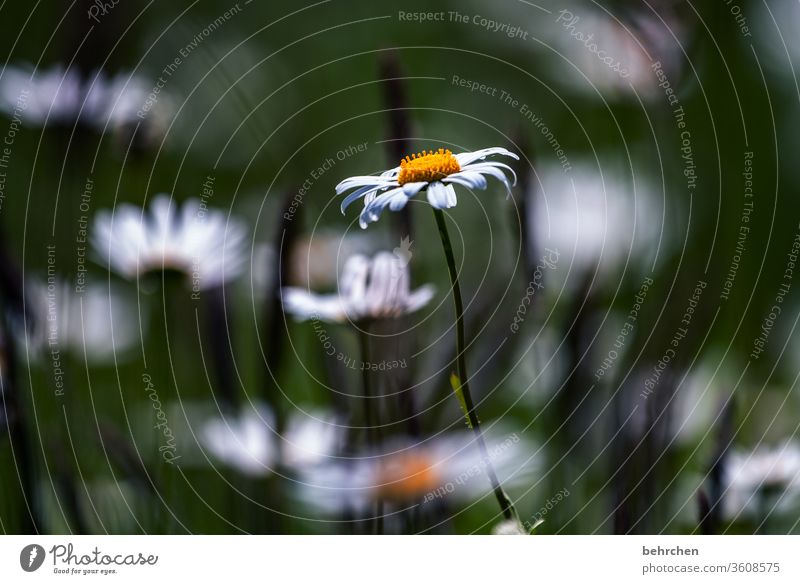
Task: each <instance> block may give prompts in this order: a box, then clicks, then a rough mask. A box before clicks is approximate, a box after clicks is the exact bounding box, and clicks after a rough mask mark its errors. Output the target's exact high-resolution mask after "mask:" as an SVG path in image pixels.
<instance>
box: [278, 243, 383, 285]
mask: <svg viewBox="0 0 800 584" xmlns="http://www.w3.org/2000/svg"><path fill="white" fill-rule="evenodd" d="M375 235H376V232H369V231H367V232H364V231H356V232H353V231H350V232H348V233H345V234H343V233H342V232H341V231H335V230H322V231H315V232H314V234H313V236H309V237H303V236H301V237H298V239H297V241H296V242H295V243H294V246H293V247H292V249H291V251H290V254H289V273H288V279H289V281H288V282H284V284H285V285H291V286H298V287H301V288H330V287H333V286H335V285H336V279H337V275H338V274H337V265H338V260H339V258H342V257H344V258H347V257H350V256H352V255H355V254H368V253H370V252H371V250H374V249H376V248H378V247H385V246H382V245H380V242H378V241H377V240H376V237H375Z"/></svg>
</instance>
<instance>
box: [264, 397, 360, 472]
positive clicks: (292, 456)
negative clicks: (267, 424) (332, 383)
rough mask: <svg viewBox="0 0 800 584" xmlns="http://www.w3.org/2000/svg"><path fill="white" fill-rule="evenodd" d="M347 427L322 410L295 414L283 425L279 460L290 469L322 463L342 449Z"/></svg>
mask: <svg viewBox="0 0 800 584" xmlns="http://www.w3.org/2000/svg"><path fill="white" fill-rule="evenodd" d="M346 430H347V428H346V427H344V426H342V425H341V424H339V423H338V422H337V420H336V418H335V417H333V416H331V415H330V414H328V413H327V412H324V411H310V412H306V411H302V410H300V411H296V412H295V413H293V414H292V415H291V416H289V419H288V421H287V423H286V429H285V430H284V431H283V433H282V436H281V438H280V440H281V460H282V462H283V464H284V465H286V466H288V467H292V468H307V467H310V466H314V465H317V464H321V463H324V462H329V459H330V458H331V457H333V456H335V455H336V453H337V452H339V451H340V450H341V448H342V445H343V442H344V440H345V435H346Z"/></svg>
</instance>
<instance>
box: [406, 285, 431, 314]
mask: <svg viewBox="0 0 800 584" xmlns="http://www.w3.org/2000/svg"><path fill="white" fill-rule="evenodd" d="M435 294H436V288H434V287H433V286H431V285H429V284H428V285H425V286H420V287H419V288H417V289H416V290H414V291H413V292H411V293H410V294H409V295H408V299H407V301H406V312H416V311H417V310H419V309H420V308H422V307H423V306H425V305H426V304H428V302H430V301H431V300H432V299H433V297H434V295H435Z"/></svg>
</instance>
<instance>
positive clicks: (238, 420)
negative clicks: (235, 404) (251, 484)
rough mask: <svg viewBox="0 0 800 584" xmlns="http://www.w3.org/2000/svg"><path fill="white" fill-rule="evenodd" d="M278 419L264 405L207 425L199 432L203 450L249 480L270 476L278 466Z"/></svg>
mask: <svg viewBox="0 0 800 584" xmlns="http://www.w3.org/2000/svg"><path fill="white" fill-rule="evenodd" d="M274 428H275V416H274V415H273V413H272V410H270V409H269V408H268V407H267V406H265V405H260V406H256V407H255V408H251V409H247V410H244V411H242V412H241V413H240V414H239V415H237V416H220V417H214V418H211V419H210V420H208V421H206V422H205V423H204V425H203V427H202V428H201V430H200V440H201V442H202V444H203V446H204V447H205V448H206V449H207V450H208V451H209V452H210V453H211V454H212V455H213V456H214V458H216V459H218V460H219V461H220V462H222V463H224V464H226V465H228V466H230V467H232V468H235V469H236V470H238V471H239V472H241V473H243V474H246V475H250V476H256V477H260V476H267V475H269V474H271V473H272V472H273V470H274V469H275V466H276V465H277V464H278V459H279V452H278V448H277V446H276V443H275V430H274Z"/></svg>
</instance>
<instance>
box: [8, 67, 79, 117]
mask: <svg viewBox="0 0 800 584" xmlns="http://www.w3.org/2000/svg"><path fill="white" fill-rule="evenodd" d="M83 96H84V92H83V83H82V81H81V77H80V75H79V74H78V72H77V71H76V70H75V69H68V70H66V71H65V70H64V69H63V68H62V67H61V66H60V65H55V66H54V67H52V68H50V69H48V70H42V69H40V70H38V71H36V72H34V71H33V70H32V69H26V68H21V67H14V66H8V67H7V68H6V70H5V72H4V73H3V75H2V77H0V109H3V111H5V112H6V113H8V114H12V115H13V113H14V111H15V109H16V110H17V111H19V104H20V103H24V108H23V110H24V111H23V114H22V115H23V119H24V120H25V122H26V123H32V124H42V123H44V121H45V120H48V119H49V120H51V121H53V122H66V121H69V120H72V119H73V118H75V116H76V115H77V112H78V111H79V110H80V105H81V103H82V102H83Z"/></svg>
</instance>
